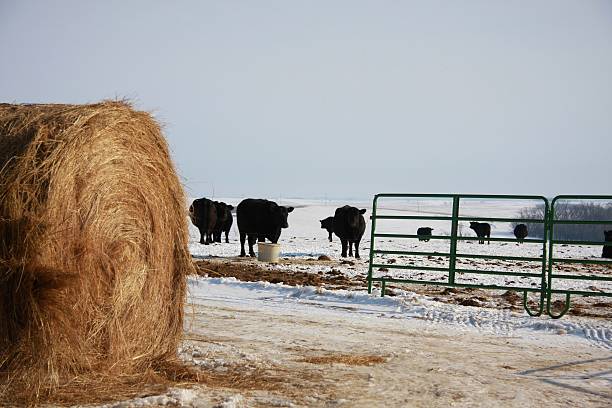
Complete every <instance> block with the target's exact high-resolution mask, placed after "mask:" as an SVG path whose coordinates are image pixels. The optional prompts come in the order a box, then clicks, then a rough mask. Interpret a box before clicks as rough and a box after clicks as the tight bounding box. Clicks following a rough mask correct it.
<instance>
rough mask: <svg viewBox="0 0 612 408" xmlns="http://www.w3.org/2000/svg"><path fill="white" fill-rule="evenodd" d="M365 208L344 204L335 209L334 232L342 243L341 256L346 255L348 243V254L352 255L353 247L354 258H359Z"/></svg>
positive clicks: (363, 230)
mask: <svg viewBox="0 0 612 408" xmlns="http://www.w3.org/2000/svg"><path fill="white" fill-rule="evenodd" d="M365 212H366V210H360V209H358V208H355V207H350V206H348V205H345V206H344V207H340V208H337V209H336V213H335V214H334V233H335V234H336V235H337V236H338V238H340V242H341V243H342V257H343V258H344V257H346V247H347V244H348V250H349V256H353V248H352V246H354V247H355V258H357V259H359V241H361V237H362V236H363V233H364V232H365V219H364V218H363V214H365Z"/></svg>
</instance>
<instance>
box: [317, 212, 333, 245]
mask: <svg viewBox="0 0 612 408" xmlns="http://www.w3.org/2000/svg"><path fill="white" fill-rule="evenodd" d="M319 222H321V228H324V229H326V230H327V232H328V233H329V242H332V234H333V233H334V217H327V218H326V219H324V220H319Z"/></svg>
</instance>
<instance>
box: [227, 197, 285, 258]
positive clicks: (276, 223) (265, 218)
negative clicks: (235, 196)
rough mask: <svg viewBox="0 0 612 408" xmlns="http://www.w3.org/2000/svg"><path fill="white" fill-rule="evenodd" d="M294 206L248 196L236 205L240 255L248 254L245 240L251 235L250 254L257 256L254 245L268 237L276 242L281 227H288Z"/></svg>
mask: <svg viewBox="0 0 612 408" xmlns="http://www.w3.org/2000/svg"><path fill="white" fill-rule="evenodd" d="M291 211H293V207H282V206H280V205H278V204H276V203H275V202H273V201H268V200H260V199H254V198H247V199H245V200H242V201H241V202H240V204H238V207H236V217H237V222H238V231H239V232H240V256H246V253H245V251H244V242H245V239H246V237H247V235H248V237H249V255H250V256H255V252H253V245H255V242H257V241H259V242H264V241H265V240H266V239H268V240H270V241H271V242H272V243H274V244H276V243H277V242H278V239H279V238H280V234H281V229H282V228H288V227H289V224H288V223H287V216H288V214H289V213H290V212H291Z"/></svg>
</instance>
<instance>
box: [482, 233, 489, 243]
mask: <svg viewBox="0 0 612 408" xmlns="http://www.w3.org/2000/svg"><path fill="white" fill-rule="evenodd" d="M482 243H483V244H484V241H483V242H482ZM487 245H491V234H489V235H487Z"/></svg>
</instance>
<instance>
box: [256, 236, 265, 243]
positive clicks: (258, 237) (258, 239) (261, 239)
mask: <svg viewBox="0 0 612 408" xmlns="http://www.w3.org/2000/svg"><path fill="white" fill-rule="evenodd" d="M257 242H266V237H264V236H263V235H258V236H257Z"/></svg>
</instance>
